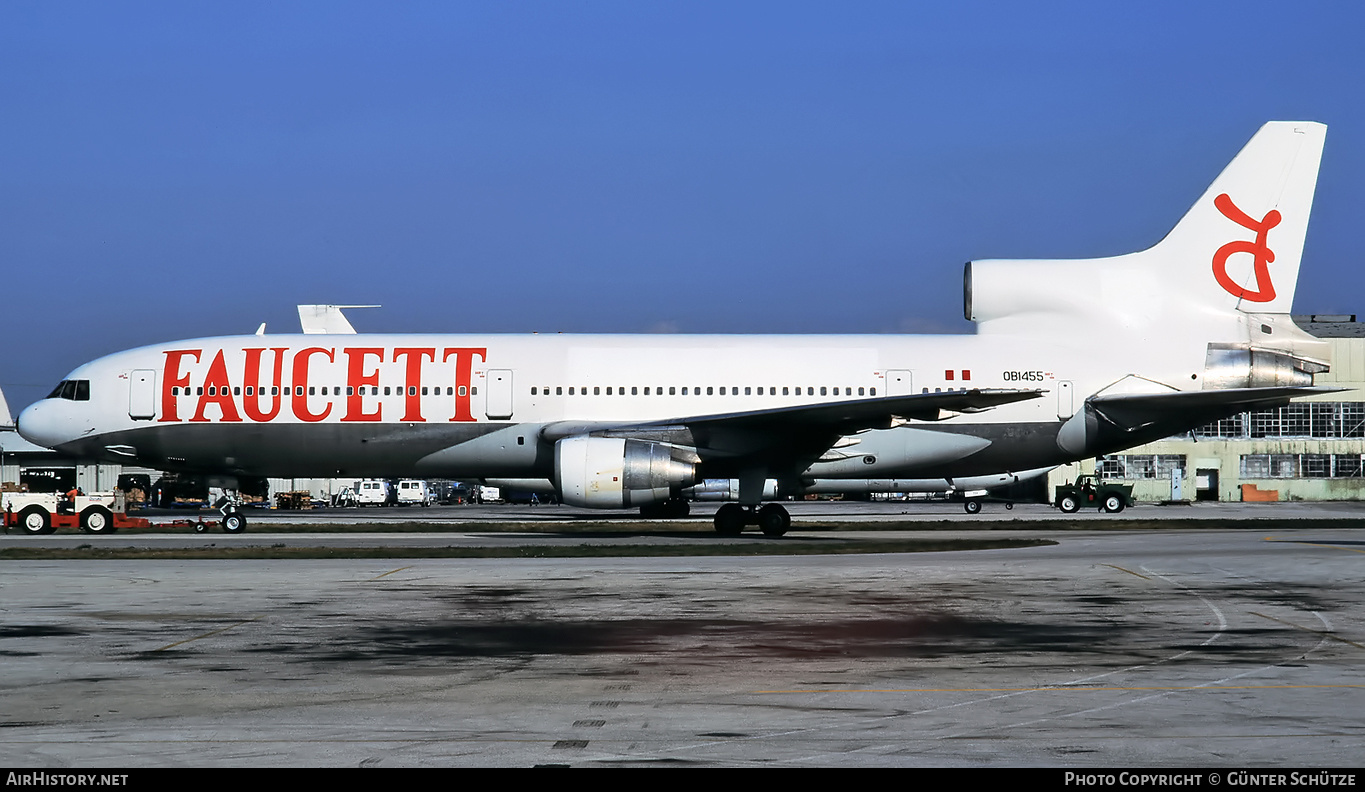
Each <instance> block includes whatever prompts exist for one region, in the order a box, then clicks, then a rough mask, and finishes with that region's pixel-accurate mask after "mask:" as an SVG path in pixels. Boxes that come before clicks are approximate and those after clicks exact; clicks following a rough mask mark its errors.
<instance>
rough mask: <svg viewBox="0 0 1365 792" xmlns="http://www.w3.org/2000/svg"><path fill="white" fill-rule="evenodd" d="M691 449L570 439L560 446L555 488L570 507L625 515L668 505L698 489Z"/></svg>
mask: <svg viewBox="0 0 1365 792" xmlns="http://www.w3.org/2000/svg"><path fill="white" fill-rule="evenodd" d="M699 461H700V459H699V458H698V457H697V455H696V452H694V451H691V450H690V449H685V448H678V447H676V446H669V445H664V444H662V443H651V442H648V441H644V440H630V439H626V438H620V437H584V436H577V437H566V438H564V439H563V440H560V441H558V442H557V443H555V487H556V489H558V490H559V493H560V497H561V498H563V500H564V502H565V503H567V504H569V505H571V506H587V507H593V508H599V509H624V508H629V507H632V506H643V505H646V504H650V503H660V502H662V501H666V500H668V499H669V497H671V496H672V495H673V494H674V493H677V492H679V491H681V490H682V489H683V488H684V487H690V486H692V485H693V484H695V483H697V481H698V480H699V477H698V475H697V463H698V462H699Z"/></svg>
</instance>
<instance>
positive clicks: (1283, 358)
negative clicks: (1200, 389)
mask: <svg viewBox="0 0 1365 792" xmlns="http://www.w3.org/2000/svg"><path fill="white" fill-rule="evenodd" d="M1327 370H1328V367H1327V365H1326V364H1324V363H1319V362H1317V361H1313V360H1305V359H1303V358H1300V357H1295V356H1293V355H1290V354H1288V353H1285V352H1280V351H1274V350H1269V349H1256V348H1255V347H1251V346H1249V345H1245V344H1209V351H1208V355H1207V357H1206V358H1205V361H1204V388H1205V389H1206V390H1207V389H1210V388H1219V389H1221V388H1274V387H1282V386H1307V385H1312V384H1313V375H1314V374H1321V373H1323V372H1324V371H1327Z"/></svg>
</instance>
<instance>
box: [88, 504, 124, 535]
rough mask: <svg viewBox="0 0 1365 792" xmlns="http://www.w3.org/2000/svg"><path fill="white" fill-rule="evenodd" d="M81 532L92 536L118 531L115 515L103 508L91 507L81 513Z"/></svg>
mask: <svg viewBox="0 0 1365 792" xmlns="http://www.w3.org/2000/svg"><path fill="white" fill-rule="evenodd" d="M81 530H82V531H85V532H86V533H92V534H111V533H113V532H114V531H116V530H118V529H117V528H115V527H114V513H113V512H111V511H109V510H108V509H106V508H104V507H103V506H91V507H90V508H88V509H86V510H85V511H83V512H81Z"/></svg>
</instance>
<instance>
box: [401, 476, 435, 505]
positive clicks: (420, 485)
mask: <svg viewBox="0 0 1365 792" xmlns="http://www.w3.org/2000/svg"><path fill="white" fill-rule="evenodd" d="M435 502H436V496H435V494H434V493H432V491H431V488H430V487H428V486H427V483H426V482H425V481H418V480H416V479H403V480H402V481H400V482H398V505H399V506H430V505H431V504H433V503H435Z"/></svg>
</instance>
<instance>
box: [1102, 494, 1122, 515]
mask: <svg viewBox="0 0 1365 792" xmlns="http://www.w3.org/2000/svg"><path fill="white" fill-rule="evenodd" d="M1123 506H1124V503H1123V496H1122V495H1106V496H1104V510H1105V511H1107V512H1109V513H1110V514H1118V513H1119V512H1121V511H1123Z"/></svg>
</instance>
